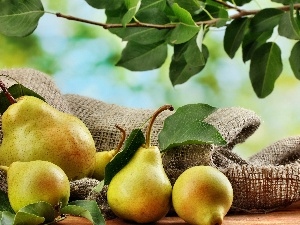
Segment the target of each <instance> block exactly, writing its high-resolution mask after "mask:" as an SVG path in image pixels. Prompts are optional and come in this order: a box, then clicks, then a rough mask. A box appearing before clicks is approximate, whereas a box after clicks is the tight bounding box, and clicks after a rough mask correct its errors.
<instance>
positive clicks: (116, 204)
mask: <svg viewBox="0 0 300 225" xmlns="http://www.w3.org/2000/svg"><path fill="white" fill-rule="evenodd" d="M165 109H173V108H172V106H170V105H165V106H163V107H161V108H160V109H158V110H157V111H156V112H155V113H154V114H153V116H152V119H151V121H150V124H149V127H148V130H147V134H146V143H145V144H144V145H142V146H141V147H140V148H138V149H137V151H136V152H135V154H134V156H133V157H132V158H131V159H130V161H129V163H128V164H126V165H125V166H124V167H123V168H122V169H121V170H120V171H119V172H118V173H117V174H116V175H115V176H114V177H113V178H112V180H111V181H110V183H109V185H108V190H107V201H108V204H109V206H110V207H111V210H112V211H113V212H114V213H115V214H116V215H117V216H118V217H119V218H122V219H124V220H126V221H133V222H136V223H152V222H156V221H158V220H160V219H161V218H162V217H164V216H165V215H166V214H167V213H168V212H169V211H170V208H171V206H172V205H173V207H174V209H175V212H176V213H177V214H178V216H179V217H181V218H182V219H183V220H185V221H186V222H188V223H189V224H197V225H220V224H221V223H222V222H223V219H224V217H225V215H226V214H227V212H228V210H229V209H230V207H231V204H232V201H233V189H232V186H231V183H230V182H229V180H228V178H227V177H226V176H225V175H224V174H223V173H221V172H220V171H219V170H218V169H216V168H214V167H211V166H195V167H191V168H189V169H187V170H186V171H185V172H183V173H182V174H181V175H180V176H179V177H178V179H177V180H176V182H175V184H174V186H173V187H172V185H171V183H170V181H169V179H168V177H167V175H166V173H165V170H164V167H163V164H162V158H161V152H160V150H159V149H158V147H156V146H150V133H151V127H152V125H153V122H154V120H155V117H156V116H157V115H158V114H159V113H160V112H161V111H163V110H165Z"/></svg>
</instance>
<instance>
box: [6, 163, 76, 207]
mask: <svg viewBox="0 0 300 225" xmlns="http://www.w3.org/2000/svg"><path fill="white" fill-rule="evenodd" d="M0 168H2V169H5V167H0ZM7 185H8V199H9V202H10V204H11V207H12V208H13V210H14V211H15V212H18V211H19V210H20V209H21V208H23V207H24V206H27V205H29V204H31V203H36V202H40V201H45V202H47V203H49V204H51V205H52V206H53V207H55V208H57V207H63V206H65V205H67V203H68V201H69V197H70V183H69V180H68V177H67V175H66V174H65V172H64V171H63V170H62V169H61V168H60V167H58V166H57V165H55V164H53V163H51V162H47V161H41V160H36V161H30V162H13V163H12V164H11V165H10V166H9V167H8V169H7Z"/></svg>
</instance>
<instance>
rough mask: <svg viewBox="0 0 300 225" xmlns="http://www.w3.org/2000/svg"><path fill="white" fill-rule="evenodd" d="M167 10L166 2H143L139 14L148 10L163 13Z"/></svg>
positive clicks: (148, 0)
mask: <svg viewBox="0 0 300 225" xmlns="http://www.w3.org/2000/svg"><path fill="white" fill-rule="evenodd" d="M165 8H166V1H165V0H143V1H142V4H141V7H140V10H139V12H142V11H144V10H148V9H157V10H160V11H163V10H164V9H165Z"/></svg>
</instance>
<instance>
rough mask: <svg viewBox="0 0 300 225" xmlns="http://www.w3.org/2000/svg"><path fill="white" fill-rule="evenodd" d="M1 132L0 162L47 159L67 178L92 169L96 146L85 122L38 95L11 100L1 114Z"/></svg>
mask: <svg viewBox="0 0 300 225" xmlns="http://www.w3.org/2000/svg"><path fill="white" fill-rule="evenodd" d="M11 102H12V101H11ZM2 132H3V140H2V144H1V146H0V165H4V166H9V165H10V164H11V163H13V162H15V161H23V162H27V161H32V160H46V161H50V162H53V163H54V164H56V165H58V166H59V167H61V168H62V169H63V170H64V171H65V173H66V174H67V176H68V178H69V180H75V179H80V178H83V177H87V176H90V175H91V174H92V173H93V171H94V166H95V161H96V157H95V154H96V147H95V143H94V140H93V137H92V135H91V133H90V132H89V130H88V128H87V127H86V126H85V124H84V123H83V122H82V121H81V120H79V119H78V118H77V117H75V116H73V115H71V114H67V113H64V112H61V111H59V110H57V109H55V108H53V107H52V106H50V105H49V104H47V103H46V102H44V101H42V100H40V99H39V98H36V97H33V96H22V97H20V98H18V99H17V101H16V103H13V104H11V105H10V106H9V107H8V108H7V110H6V111H5V112H4V113H3V115H2Z"/></svg>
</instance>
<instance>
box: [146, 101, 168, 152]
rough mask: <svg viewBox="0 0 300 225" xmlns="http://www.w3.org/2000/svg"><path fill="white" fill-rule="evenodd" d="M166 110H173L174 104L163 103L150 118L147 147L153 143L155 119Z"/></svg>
mask: <svg viewBox="0 0 300 225" xmlns="http://www.w3.org/2000/svg"><path fill="white" fill-rule="evenodd" d="M165 110H170V111H173V110H174V108H173V106H172V105H163V106H161V107H160V108H159V109H158V110H156V111H155V112H154V114H153V115H152V117H151V119H150V122H149V125H148V128H147V132H146V143H145V147H146V148H147V149H148V148H150V144H151V130H152V126H153V124H154V121H155V119H156V117H157V116H158V115H159V114H160V113H161V112H163V111H165Z"/></svg>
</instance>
